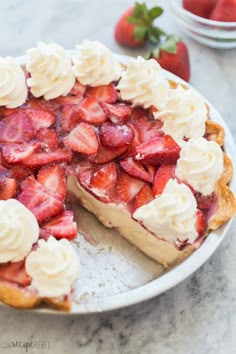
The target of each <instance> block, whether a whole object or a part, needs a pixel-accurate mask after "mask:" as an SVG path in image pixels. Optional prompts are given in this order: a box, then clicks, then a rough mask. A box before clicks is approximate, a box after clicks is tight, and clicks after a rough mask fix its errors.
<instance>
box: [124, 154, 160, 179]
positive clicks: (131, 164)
mask: <svg viewBox="0 0 236 354" xmlns="http://www.w3.org/2000/svg"><path fill="white" fill-rule="evenodd" d="M120 166H121V167H122V168H123V170H124V171H125V172H127V173H128V174H129V175H130V176H133V177H137V178H139V179H141V180H142V181H144V182H152V180H153V176H152V174H150V173H149V172H148V171H147V170H146V169H145V168H144V167H143V165H142V164H141V163H140V162H138V161H135V160H134V159H133V158H132V157H127V158H126V159H123V160H121V161H120Z"/></svg>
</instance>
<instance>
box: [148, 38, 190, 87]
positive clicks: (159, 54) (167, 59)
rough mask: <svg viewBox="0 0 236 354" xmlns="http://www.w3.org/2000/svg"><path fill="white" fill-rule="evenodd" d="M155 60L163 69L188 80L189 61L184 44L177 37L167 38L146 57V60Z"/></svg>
mask: <svg viewBox="0 0 236 354" xmlns="http://www.w3.org/2000/svg"><path fill="white" fill-rule="evenodd" d="M150 58H153V59H155V60H156V61H157V62H158V63H159V64H160V65H161V67H162V68H163V69H166V70H168V71H170V72H172V73H173V74H175V75H177V76H179V77H180V78H182V79H183V80H185V81H187V82H188V81H189V80H190V60H189V53H188V48H187V46H186V44H185V43H184V42H183V41H181V40H180V38H179V37H178V36H174V35H170V36H167V38H166V41H165V42H163V43H162V44H161V45H160V46H159V47H158V48H156V49H154V50H152V51H151V52H149V53H148V54H147V55H146V59H150Z"/></svg>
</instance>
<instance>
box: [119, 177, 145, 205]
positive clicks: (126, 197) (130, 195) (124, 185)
mask: <svg viewBox="0 0 236 354" xmlns="http://www.w3.org/2000/svg"><path fill="white" fill-rule="evenodd" d="M143 186H144V182H143V181H141V180H140V179H137V178H134V177H131V176H129V175H128V174H127V173H121V174H120V175H119V177H118V180H117V192H118V194H119V196H120V198H121V200H122V201H123V202H125V203H126V204H128V203H129V202H131V201H132V200H133V199H134V198H135V197H136V195H137V194H138V192H139V191H140V189H141V188H143Z"/></svg>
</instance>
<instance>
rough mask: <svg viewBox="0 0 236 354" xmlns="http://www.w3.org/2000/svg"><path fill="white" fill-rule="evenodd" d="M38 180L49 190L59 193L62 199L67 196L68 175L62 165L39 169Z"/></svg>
mask: <svg viewBox="0 0 236 354" xmlns="http://www.w3.org/2000/svg"><path fill="white" fill-rule="evenodd" d="M37 181H38V182H39V183H40V184H41V185H42V186H44V187H45V188H46V189H48V190H49V191H51V192H53V193H56V194H58V195H59V196H60V197H61V198H62V199H65V197H66V176H65V170H64V168H63V167H62V166H61V165H51V166H46V167H43V168H41V169H40V170H39V172H38V175H37Z"/></svg>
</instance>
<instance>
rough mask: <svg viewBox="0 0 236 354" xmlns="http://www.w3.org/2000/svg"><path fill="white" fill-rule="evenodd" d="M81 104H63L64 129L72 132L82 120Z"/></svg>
mask: <svg viewBox="0 0 236 354" xmlns="http://www.w3.org/2000/svg"><path fill="white" fill-rule="evenodd" d="M79 107H80V105H79V104H78V105H75V104H74V105H70V104H65V105H63V106H62V110H61V119H60V126H61V129H62V131H65V132H71V130H72V129H74V128H75V127H76V126H77V125H78V123H79V122H80V121H81V119H80V116H79V114H78V110H79Z"/></svg>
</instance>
